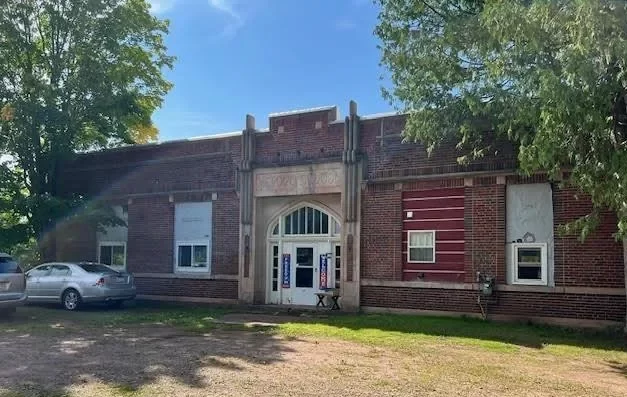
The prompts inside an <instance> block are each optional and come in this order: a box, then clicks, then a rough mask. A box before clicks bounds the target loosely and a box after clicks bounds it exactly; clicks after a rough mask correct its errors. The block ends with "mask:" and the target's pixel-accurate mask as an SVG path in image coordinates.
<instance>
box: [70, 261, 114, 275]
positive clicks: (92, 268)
mask: <svg viewBox="0 0 627 397" xmlns="http://www.w3.org/2000/svg"><path fill="white" fill-rule="evenodd" d="M78 266H80V267H81V268H82V269H83V270H85V271H86V272H87V273H107V274H116V273H117V272H116V271H115V270H113V269H111V268H110V267H108V266H105V265H100V264H97V263H81V264H79V265H78Z"/></svg>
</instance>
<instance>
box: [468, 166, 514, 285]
mask: <svg viewBox="0 0 627 397" xmlns="http://www.w3.org/2000/svg"><path fill="white" fill-rule="evenodd" d="M464 212H465V214H464V218H465V221H464V223H465V233H464V240H465V241H466V250H465V258H464V262H465V270H466V273H465V281H466V282H475V281H476V280H477V272H481V273H482V274H484V275H487V276H491V277H495V278H496V282H497V283H504V282H505V279H506V277H505V270H506V269H505V185H497V184H496V178H494V177H491V178H474V179H473V185H472V186H468V187H466V196H465V203H464Z"/></svg>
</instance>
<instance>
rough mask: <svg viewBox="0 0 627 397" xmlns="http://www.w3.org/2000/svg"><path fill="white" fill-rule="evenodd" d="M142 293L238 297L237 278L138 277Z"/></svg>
mask: <svg viewBox="0 0 627 397" xmlns="http://www.w3.org/2000/svg"><path fill="white" fill-rule="evenodd" d="M135 284H136V285H137V293H138V294H141V295H162V296H186V297H194V298H216V299H237V280H205V279H180V278H177V279H170V278H144V277H142V278H137V279H136V280H135Z"/></svg>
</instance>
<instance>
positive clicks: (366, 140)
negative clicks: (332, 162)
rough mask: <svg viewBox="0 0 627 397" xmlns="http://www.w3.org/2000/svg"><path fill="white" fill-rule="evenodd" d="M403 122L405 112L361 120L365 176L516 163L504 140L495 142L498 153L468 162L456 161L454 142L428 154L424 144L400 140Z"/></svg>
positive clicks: (507, 166) (492, 167)
mask: <svg viewBox="0 0 627 397" xmlns="http://www.w3.org/2000/svg"><path fill="white" fill-rule="evenodd" d="M404 125H405V116H402V115H400V116H393V117H385V118H379V119H366V120H363V121H362V123H361V129H360V132H361V142H360V148H361V150H362V152H363V153H364V154H365V155H366V156H367V159H368V169H367V173H366V175H367V176H366V178H367V179H369V180H372V179H377V178H394V177H409V176H420V175H433V174H436V175H437V174H447V173H454V172H462V171H468V170H473V171H490V170H500V169H513V168H515V166H516V156H515V154H514V149H513V147H512V145H510V144H508V143H505V142H498V143H495V146H497V147H498V154H487V155H486V156H485V157H484V158H482V159H478V160H474V161H472V162H470V163H469V164H468V165H460V164H459V163H458V161H457V158H458V157H460V156H461V155H462V154H463V152H462V151H460V150H459V149H457V148H456V146H455V144H454V143H451V144H443V145H441V146H440V147H438V148H436V149H435V150H434V152H433V153H432V155H431V156H429V155H427V150H426V148H425V146H424V145H422V144H418V143H403V142H402V140H401V138H400V133H401V132H402V131H403V128H404ZM381 130H383V138H381Z"/></svg>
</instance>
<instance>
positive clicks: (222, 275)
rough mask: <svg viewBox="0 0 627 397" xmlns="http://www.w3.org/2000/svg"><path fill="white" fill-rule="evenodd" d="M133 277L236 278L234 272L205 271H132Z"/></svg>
mask: <svg viewBox="0 0 627 397" xmlns="http://www.w3.org/2000/svg"><path fill="white" fill-rule="evenodd" d="M133 276H135V278H169V279H173V278H175V279H176V278H179V279H200V280H235V281H237V280H238V276H237V275H236V274H207V273H204V274H203V273H133Z"/></svg>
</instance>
